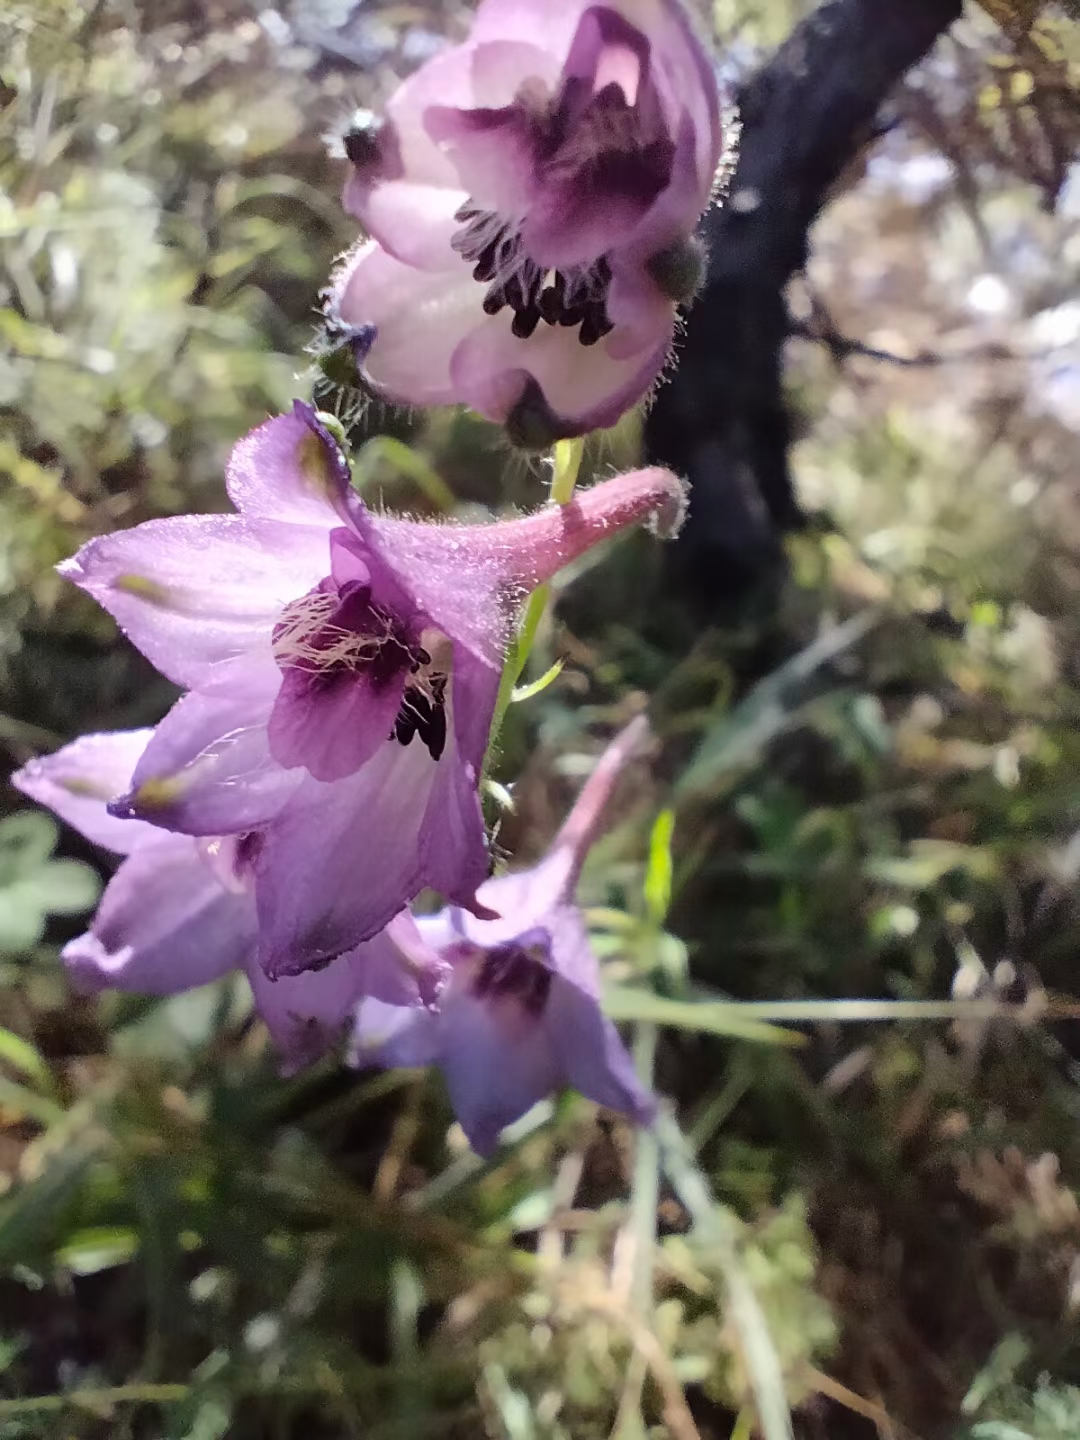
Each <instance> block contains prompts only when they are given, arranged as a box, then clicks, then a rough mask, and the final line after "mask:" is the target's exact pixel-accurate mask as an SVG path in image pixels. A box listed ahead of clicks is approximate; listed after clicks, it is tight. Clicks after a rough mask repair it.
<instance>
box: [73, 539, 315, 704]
mask: <svg viewBox="0 0 1080 1440" xmlns="http://www.w3.org/2000/svg"><path fill="white" fill-rule="evenodd" d="M328 562H329V550H328V547H327V543H326V537H325V535H324V534H323V535H320V534H319V532H318V531H317V530H314V529H308V528H301V527H299V526H295V525H286V524H282V523H281V522H279V521H272V520H256V519H251V520H248V519H245V518H243V517H241V516H239V515H181V516H177V517H175V518H173V519H168V520H149V521H147V522H146V524H145V525H138V526H136V527H135V528H134V529H133V530H121V531H118V532H117V533H116V534H114V535H102V536H99V537H98V538H97V539H96V540H91V541H89V543H88V544H86V545H84V546H83V547H82V549H81V550H80V551H79V552H78V553H77V554H76V555H74V556H72V558H71V559H70V560H65V561H64V563H63V564H62V565H60V566H59V567H58V568H59V571H60V574H61V575H63V576H65V577H66V578H67V579H68V580H72V581H74V582H75V584H76V585H79V586H81V587H82V589H84V590H86V591H87V592H88V593H89V594H91V595H93V597H94V598H95V600H97V601H98V603H99V604H100V605H102V606H104V608H105V609H106V610H108V612H109V613H110V615H112V616H113V617H114V619H115V620H116V621H117V623H118V624H119V626H120V628H121V630H123V632H124V633H125V635H127V637H128V638H129V639H130V640H131V641H132V643H133V644H134V645H136V646H137V647H138V649H140V650H141V651H142V653H143V654H144V655H145V656H146V658H147V659H148V660H149V661H150V662H151V663H152V664H153V665H155V666H156V667H157V668H158V669H159V670H160V671H161V672H162V674H163V675H166V676H167V677H168V678H169V679H170V680H172V681H174V682H175V683H176V684H178V685H187V686H197V685H200V684H203V683H205V682H206V680H207V679H208V678H209V676H210V675H211V674H212V672H213V670H214V669H215V667H217V666H219V665H221V664H222V663H223V662H224V661H226V660H231V659H233V658H235V657H236V656H238V655H245V654H248V653H250V652H251V651H252V650H256V649H259V648H260V647H262V648H265V649H266V650H267V651H268V650H269V645H270V637H271V633H272V630H273V625H274V622H275V620H276V619H277V616H278V615H279V613H280V611H281V608H282V606H283V605H285V604H286V602H287V601H289V600H291V599H294V598H295V597H296V596H297V595H303V594H304V593H305V592H306V591H308V590H310V589H311V588H312V586H313V585H315V584H316V583H317V582H318V581H319V580H320V579H321V578H322V577H323V575H325V573H326V567H327V564H328Z"/></svg>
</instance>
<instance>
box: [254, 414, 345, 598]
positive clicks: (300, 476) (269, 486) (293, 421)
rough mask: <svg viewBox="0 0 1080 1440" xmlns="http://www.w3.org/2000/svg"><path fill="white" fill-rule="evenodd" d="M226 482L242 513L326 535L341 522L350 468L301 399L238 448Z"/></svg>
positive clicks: (314, 542) (315, 543) (262, 426)
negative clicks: (309, 527)
mask: <svg viewBox="0 0 1080 1440" xmlns="http://www.w3.org/2000/svg"><path fill="white" fill-rule="evenodd" d="M225 484H226V487H227V489H228V492H229V498H230V500H232V502H233V504H234V505H235V506H236V508H237V509H238V510H239V511H240V512H241V514H243V515H246V516H248V517H250V518H253V519H259V520H281V521H286V522H288V523H289V524H290V525H305V526H312V527H314V528H315V529H316V530H321V531H322V532H323V533H324V534H326V533H328V532H329V531H330V530H331V529H333V527H334V526H336V525H340V524H341V518H342V514H343V499H344V494H345V492H346V491H347V490H348V488H349V467H348V465H347V464H346V462H345V459H344V457H343V455H342V454H341V451H340V449H339V448H338V446H337V444H336V442H335V441H333V440H332V439H331V437H330V435H329V434H328V433H327V432H326V431H325V430H324V429H323V427H322V426H321V425H320V424H319V422H318V420H317V419H316V416H315V411H314V410H313V409H312V408H311V406H310V405H304V404H302V403H301V402H300V401H296V402H295V404H294V407H293V412H292V414H290V415H276V416H275V417H274V418H273V419H272V420H267V421H265V423H264V424H262V425H260V426H258V427H257V428H256V429H255V430H252V431H251V432H250V434H248V435H245V436H244V438H243V439H242V440H241V441H239V442H238V443H237V444H236V445H234V446H233V450H232V454H231V455H230V456H229V464H228V467H227V469H226V472H225ZM312 543H313V545H314V546H315V547H316V549H317V548H318V547H319V545H320V544H321V543H322V542H321V541H320V540H319V539H318V537H312ZM327 555H328V552H327V554H324V555H323V564H324V567H325V562H326V559H327ZM323 573H324V574H325V568H324V570H323ZM298 593H300V594H302V593H303V591H300V592H298Z"/></svg>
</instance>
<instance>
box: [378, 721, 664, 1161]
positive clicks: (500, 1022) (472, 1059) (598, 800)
mask: <svg viewBox="0 0 1080 1440" xmlns="http://www.w3.org/2000/svg"><path fill="white" fill-rule="evenodd" d="M646 733H647V727H646V724H645V722H644V720H639V721H635V722H634V723H633V724H632V725H630V726H628V727H627V728H626V729H625V730H624V731H623V732H622V733H621V734H620V735H619V736H617V737H616V739H615V740H614V741H613V742H612V744H611V745H610V746H609V747H608V749H607V751H606V752H605V754H604V755H603V757H602V758H601V760H600V763H599V765H598V766H597V768H596V770H595V771H594V772H593V774H592V776H591V777H590V779H589V781H588V783H587V784H586V786H585V788H584V789H583V790H582V792H581V795H580V796H579V797H578V801H577V803H576V805H575V806H574V808H573V810H572V811H571V813H570V815H569V817H568V818H567V820H566V823H565V824H564V826H563V828H562V830H561V831H560V832H559V834H558V835H557V836H556V839H555V841H554V844H553V845H552V847H551V850H550V851H549V852H548V854H547V856H546V857H545V859H544V860H542V861H541V862H540V864H539V865H537V866H535V867H534V868H532V869H530V870H524V871H521V872H520V873H518V874H513V875H505V876H502V877H500V878H499V879H496V880H489V881H488V882H487V883H486V884H485V885H482V886H481V887H480V891H479V896H480V899H481V901H482V903H483V904H484V905H485V906H487V907H488V908H489V909H490V910H491V911H493V912H495V913H496V914H497V918H495V919H477V918H476V916H475V915H471V914H469V913H468V912H467V911H464V910H461V909H459V908H456V907H448V908H447V909H445V910H443V911H440V912H439V913H438V914H436V915H433V916H427V917H424V916H421V917H420V918H419V919H418V922H417V923H418V926H419V929H420V931H421V934H422V935H423V938H424V940H425V941H426V942H427V944H428V945H429V946H430V947H431V948H432V950H433V952H435V953H436V954H438V955H439V956H441V958H442V959H443V960H444V961H448V962H449V964H450V965H451V967H452V969H451V972H450V979H449V981H448V982H447V985H446V988H445V989H444V990H443V992H442V994H441V995H440V996H439V1000H438V1003H437V1005H436V1006H434V1007H432V1008H430V1009H427V1010H423V1011H421V1010H411V1011H410V1010H405V1009H401V1008H399V1007H397V1006H394V1005H392V1004H386V1003H384V1002H383V1001H381V1000H379V999H365V1000H363V1001H362V1002H361V1004H360V1006H359V1008H358V1011H357V1018H356V1028H355V1032H354V1042H353V1050H352V1057H351V1058H352V1061H353V1063H354V1064H357V1065H384V1066H417V1065H438V1066H439V1067H440V1068H441V1070H442V1071H443V1074H444V1075H445V1077H446V1085H447V1090H448V1092H449V1095H450V1100H451V1103H452V1104H453V1107H454V1112H455V1114H456V1115H457V1117H458V1120H459V1121H460V1123H461V1127H462V1129H463V1130H464V1131H465V1134H466V1135H467V1136H468V1138H469V1141H470V1143H471V1144H472V1146H473V1148H474V1149H475V1150H477V1151H478V1152H479V1153H480V1154H489V1153H490V1152H491V1151H492V1150H493V1149H494V1148H495V1145H496V1143H497V1141H498V1136H499V1132H500V1131H501V1130H502V1129H503V1128H504V1127H505V1126H507V1125H510V1124H512V1123H513V1121H515V1120H516V1119H518V1118H519V1116H521V1115H524V1114H525V1112H526V1111H527V1110H528V1109H530V1108H531V1107H532V1106H533V1105H534V1104H535V1103H536V1101H538V1100H540V1099H542V1098H543V1097H544V1096H545V1095H549V1094H550V1093H551V1092H552V1091H554V1090H557V1089H560V1088H561V1087H563V1086H565V1085H569V1086H572V1087H573V1088H574V1089H577V1090H580V1091H581V1093H582V1094H583V1095H586V1096H587V1097H588V1098H589V1099H591V1100H595V1101H596V1102H597V1104H599V1105H606V1106H608V1107H609V1108H610V1109H613V1110H618V1111H621V1112H623V1113H624V1114H628V1115H631V1116H632V1117H633V1118H634V1119H635V1120H636V1121H638V1122H639V1123H640V1124H647V1123H648V1122H649V1121H650V1120H651V1119H652V1116H653V1113H654V1108H655V1106H654V1102H653V1099H652V1097H651V1096H650V1095H649V1094H648V1093H647V1091H646V1090H645V1089H644V1088H643V1086H642V1085H641V1083H640V1081H639V1080H638V1078H637V1075H636V1074H635V1072H634V1066H633V1063H632V1062H631V1060H630V1057H629V1055H628V1054H627V1053H626V1050H625V1049H624V1047H623V1044H622V1042H621V1040H620V1039H619V1036H618V1033H617V1031H616V1030H615V1027H614V1025H612V1023H611V1021H610V1020H608V1019H607V1018H606V1016H605V1015H604V1014H603V1012H602V1010H601V1008H600V976H599V968H598V965H597V961H596V957H595V955H594V953H593V951H592V948H591V946H590V944H589V937H588V932H587V930H586V928H585V921H584V918H583V916H582V914H581V911H580V910H579V909H578V907H577V905H576V904H575V903H574V891H575V889H576V886H577V879H578V875H579V872H580V869H581V865H582V862H583V860H584V858H585V854H586V852H587V850H588V848H589V845H590V843H591V842H592V840H593V838H594V837H595V834H596V831H597V828H598V825H599V821H600V816H601V812H602V810H603V807H604V805H605V803H606V801H607V799H608V797H609V795H610V793H611V791H612V789H613V787H614V784H615V781H616V780H617V778H618V776H619V773H620V771H621V769H622V767H623V766H624V765H625V763H626V761H627V759H628V757H629V756H630V755H631V754H632V752H633V751H634V750H635V749H636V748H637V747H638V746H639V745H640V743H641V741H642V738H643V736H644V735H645V734H646Z"/></svg>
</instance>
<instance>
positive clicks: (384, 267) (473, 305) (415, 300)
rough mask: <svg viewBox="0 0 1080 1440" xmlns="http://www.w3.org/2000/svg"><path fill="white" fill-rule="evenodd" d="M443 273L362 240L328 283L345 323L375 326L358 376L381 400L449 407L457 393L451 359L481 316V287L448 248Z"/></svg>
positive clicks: (465, 266) (467, 268)
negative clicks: (405, 261) (404, 261)
mask: <svg viewBox="0 0 1080 1440" xmlns="http://www.w3.org/2000/svg"><path fill="white" fill-rule="evenodd" d="M447 256H448V264H450V265H451V266H452V268H451V269H450V270H448V271H438V272H431V271H426V270H419V269H413V268H411V267H410V266H408V265H403V264H402V263H401V262H400V261H399V260H395V259H394V258H393V256H392V255H389V254H387V253H386V252H385V251H384V250H382V249H381V248H380V247H379V246H378V245H376V244H374V243H372V244H368V245H362V246H361V247H360V248H359V249H358V250H357V251H355V252H354V253H353V255H352V256H351V257H350V259H349V260H347V261H346V263H345V266H344V268H343V269H342V270H340V271H339V272H338V275H337V276H336V278H335V281H334V286H333V289H334V294H335V297H336V298H335V300H334V301H333V302H332V304H333V305H335V306H336V308H337V311H338V313H339V314H340V316H341V318H342V319H343V320H344V321H346V322H347V323H348V324H350V325H374V326H375V327H376V329H377V332H378V333H377V335H376V337H375V342H374V344H373V345H372V347H371V350H370V351H369V353H368V356H367V359H366V361H365V362H364V378H365V380H366V381H367V383H368V384H369V385H371V386H372V388H373V389H374V390H375V391H376V392H377V393H378V394H380V395H382V396H383V397H384V398H385V399H387V400H392V401H395V402H397V403H400V404H405V405H450V404H453V403H454V402H455V401H456V400H457V399H458V398H459V397H458V396H457V395H456V394H455V390H454V386H453V383H452V381H451V377H450V362H451V360H452V358H453V355H454V351H455V350H456V349H457V347H458V345H459V344H460V343H461V340H462V339H463V337H464V336H465V335H467V334H468V333H469V331H470V330H471V329H473V328H474V327H475V326H476V325H478V324H479V323H480V322H481V321H483V320H484V318H485V316H484V311H483V300H484V291H483V287H482V286H480V285H478V284H477V283H476V281H475V280H473V278H472V275H471V273H470V271H469V267H468V265H466V264H465V262H464V261H463V260H462V259H461V257H460V256H459V255H457V254H456V253H455V252H454V251H453V250H450V249H449V248H448V249H447Z"/></svg>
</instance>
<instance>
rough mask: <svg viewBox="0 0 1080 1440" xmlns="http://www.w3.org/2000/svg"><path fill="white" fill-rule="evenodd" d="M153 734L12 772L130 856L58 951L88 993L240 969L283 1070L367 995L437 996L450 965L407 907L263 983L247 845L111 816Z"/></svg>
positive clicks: (338, 1026) (319, 1047)
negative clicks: (358, 938)
mask: <svg viewBox="0 0 1080 1440" xmlns="http://www.w3.org/2000/svg"><path fill="white" fill-rule="evenodd" d="M152 734H153V731H151V730H128V731H119V732H116V733H113V734H105V735H85V736H83V738H82V739H80V740H76V741H74V743H72V744H71V745H67V746H65V747H64V748H63V749H62V750H58V751H57V752H56V754H54V755H49V756H46V757H45V758H43V759H40V760H32V761H31V762H30V763H29V764H28V765H25V766H24V767H23V768H22V769H21V770H20V771H18V773H17V774H15V775H13V776H12V779H11V783H12V784H13V785H14V786H15V787H16V789H18V790H21V791H22V792H23V794H24V795H27V796H29V797H30V798H31V799H32V800H36V801H37V802H38V803H39V804H40V805H46V806H48V808H49V809H50V810H52V811H54V812H55V813H56V814H57V815H59V816H60V818H61V819H62V820H65V821H67V823H68V824H69V825H71V826H73V827H74V828H75V829H76V830H78V831H79V832H80V834H82V835H84V836H85V837H86V838H87V839H88V840H90V841H92V842H93V843H94V844H95V845H101V846H102V847H103V848H105V849H106V850H112V851H113V852H114V853H116V854H118V855H123V856H124V857H125V858H124V860H123V862H122V864H121V865H120V866H119V868H118V869H117V871H116V874H115V875H114V876H113V878H112V880H111V881H110V882H109V884H108V886H107V888H106V890H105V893H104V895H103V897H102V900H101V903H100V905H99V906H98V910H97V913H96V915H95V916H94V919H93V922H92V924H91V926H90V929H89V931H88V932H87V933H86V934H85V935H80V936H79V937H78V938H77V939H75V940H72V941H71V942H70V943H69V944H67V945H66V946H65V947H64V950H63V952H62V953H63V959H64V962H65V964H66V965H67V967H68V969H69V971H70V972H71V974H72V976H73V978H74V979H75V982H76V983H77V984H78V985H79V986H80V987H81V988H82V989H84V990H99V989H103V988H105V987H109V988H113V989H117V990H127V991H133V992H136V993H141V994H147V995H172V994H175V993H177V992H178V991H181V990H189V989H192V988H194V987H195V986H197V985H205V984H208V983H209V982H210V981H212V980H218V979H221V978H222V977H223V976H225V975H227V974H228V973H229V972H230V971H231V970H243V971H244V972H245V974H246V975H247V977H248V980H249V981H250V983H251V988H252V991H253V992H254V997H255V1005H256V1008H257V1009H258V1011H259V1014H260V1015H261V1016H262V1018H263V1020H264V1022H265V1023H266V1027H267V1029H268V1030H269V1031H270V1035H271V1037H272V1039H273V1040H274V1042H275V1044H276V1045H277V1047H278V1049H279V1050H280V1052H281V1057H282V1069H283V1070H284V1071H285V1072H286V1073H291V1072H292V1071H294V1070H298V1069H300V1068H302V1067H303V1066H304V1065H307V1064H309V1063H310V1062H311V1061H313V1060H315V1059H317V1058H318V1057H319V1055H321V1054H322V1053H323V1052H324V1051H325V1050H326V1049H328V1048H329V1047H330V1046H332V1045H333V1044H335V1043H336V1041H337V1040H338V1038H339V1037H340V1035H341V1032H342V1028H343V1026H344V1025H345V1023H346V1021H347V1020H348V1019H349V1018H350V1017H351V1016H352V1013H353V1011H354V1010H355V1007H356V1005H357V1003H358V1001H359V1000H360V999H361V997H363V996H364V995H377V996H379V998H380V999H381V1000H383V1001H387V1002H391V1003H394V1004H397V1005H403V1006H410V1005H421V1004H423V1003H425V1002H427V1001H430V1000H431V999H432V998H433V996H434V995H435V993H436V992H437V990H438V987H439V983H440V981H441V978H442V972H443V969H444V967H443V966H442V965H441V964H440V962H439V961H438V960H437V959H435V958H434V957H429V956H428V955H427V954H426V952H425V951H424V950H423V947H422V946H421V945H420V944H419V943H418V940H417V938H416V936H415V935H414V925H413V921H412V919H411V917H410V916H409V915H408V914H403V915H401V916H399V917H397V919H395V920H394V922H393V924H392V925H391V927H390V928H389V930H387V931H384V932H383V933H382V934H380V935H377V936H376V937H375V938H374V939H372V940H370V941H368V942H367V943H366V944H363V945H360V946H357V947H356V949H354V950H353V951H351V952H349V953H348V954H346V955H342V956H341V957H340V958H339V959H337V960H335V961H334V962H333V963H332V964H330V965H327V966H326V967H325V968H323V969H322V970H319V971H316V972H310V973H307V974H304V975H298V976H296V977H293V978H286V979H282V980H277V981H272V980H270V979H268V978H267V976H266V975H265V974H264V972H263V971H262V969H261V968H260V967H259V965H258V964H257V963H256V958H255V956H256V916H255V900H254V896H253V894H252V892H251V888H250V885H249V883H248V875H247V871H246V865H245V856H244V851H243V846H242V845H236V844H234V843H232V842H230V841H223V840H209V841H199V840H196V839H195V838H194V837H192V836H190V835H170V834H168V833H167V832H166V831H163V830H158V829H156V828H155V827H154V826H153V825H147V824H146V823H145V822H143V821H141V820H121V819H117V818H116V817H115V816H113V815H111V814H110V813H109V810H108V802H109V801H110V800H111V799H112V798H113V797H114V796H116V795H118V794H121V793H122V792H123V791H124V790H125V789H126V788H127V786H128V783H129V781H130V779H131V774H132V770H133V769H134V767H135V764H136V762H137V761H138V759H139V756H140V755H141V754H142V753H143V751H144V750H145V749H146V746H147V743H148V741H149V740H150V738H151V736H152Z"/></svg>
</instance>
